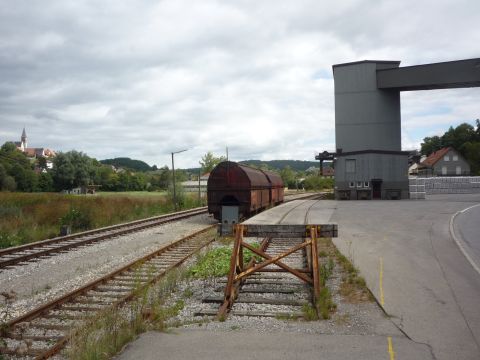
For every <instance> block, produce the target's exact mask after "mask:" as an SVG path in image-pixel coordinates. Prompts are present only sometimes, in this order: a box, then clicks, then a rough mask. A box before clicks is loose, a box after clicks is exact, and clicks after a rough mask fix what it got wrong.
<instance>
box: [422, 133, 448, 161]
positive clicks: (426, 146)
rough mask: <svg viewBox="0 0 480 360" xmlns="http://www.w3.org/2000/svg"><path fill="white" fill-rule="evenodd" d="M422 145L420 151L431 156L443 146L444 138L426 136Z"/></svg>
mask: <svg viewBox="0 0 480 360" xmlns="http://www.w3.org/2000/svg"><path fill="white" fill-rule="evenodd" d="M420 146H421V150H420V152H421V153H422V154H423V155H426V156H429V155H430V154H433V153H434V152H435V151H437V150H440V149H441V148H442V147H443V145H442V139H441V138H440V137H439V136H432V137H426V138H424V139H423V143H422V144H421V145H420Z"/></svg>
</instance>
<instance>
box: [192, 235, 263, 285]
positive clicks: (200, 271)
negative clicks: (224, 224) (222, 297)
mask: <svg viewBox="0 0 480 360" xmlns="http://www.w3.org/2000/svg"><path fill="white" fill-rule="evenodd" d="M251 245H252V246H253V247H255V248H258V247H260V244H258V243H252V244H251ZM253 256H254V254H253V253H252V252H251V251H250V250H248V249H244V252H243V261H244V264H245V265H246V264H247V263H248V262H249V261H250V260H251V259H252V257H253ZM231 257H232V247H231V246H221V247H218V248H215V249H212V250H210V251H208V252H206V253H205V254H203V255H200V256H199V257H198V259H197V263H196V264H195V265H194V266H193V267H192V268H191V269H190V270H189V275H191V276H192V277H194V278H199V279H207V278H210V277H221V276H226V275H228V271H229V270H230V259H231ZM255 257H256V258H257V256H256V255H255ZM257 260H258V258H257Z"/></svg>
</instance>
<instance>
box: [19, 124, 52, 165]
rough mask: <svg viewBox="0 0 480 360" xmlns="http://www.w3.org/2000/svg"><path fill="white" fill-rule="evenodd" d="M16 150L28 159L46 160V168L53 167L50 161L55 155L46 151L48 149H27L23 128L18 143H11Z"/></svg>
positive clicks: (50, 151)
mask: <svg viewBox="0 0 480 360" xmlns="http://www.w3.org/2000/svg"><path fill="white" fill-rule="evenodd" d="M11 142H12V143H13V144H14V145H15V146H16V147H17V149H18V150H20V151H21V152H23V153H24V154H25V155H26V156H27V157H28V158H31V159H38V158H40V157H44V158H45V159H47V161H46V164H47V168H49V169H51V168H52V167H53V163H52V161H51V159H52V158H54V157H55V156H56V155H57V154H56V153H55V151H53V150H51V149H48V148H43V147H42V148H32V147H28V143H27V133H26V131H25V128H23V131H22V136H21V137H20V141H11Z"/></svg>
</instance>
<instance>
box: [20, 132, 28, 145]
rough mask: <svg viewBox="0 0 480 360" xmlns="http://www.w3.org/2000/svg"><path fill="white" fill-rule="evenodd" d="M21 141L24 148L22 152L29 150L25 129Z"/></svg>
mask: <svg viewBox="0 0 480 360" xmlns="http://www.w3.org/2000/svg"><path fill="white" fill-rule="evenodd" d="M21 140H22V142H21V145H20V146H21V147H22V148H23V149H22V150H25V149H26V148H27V133H26V131H25V127H24V128H23V132H22V138H21Z"/></svg>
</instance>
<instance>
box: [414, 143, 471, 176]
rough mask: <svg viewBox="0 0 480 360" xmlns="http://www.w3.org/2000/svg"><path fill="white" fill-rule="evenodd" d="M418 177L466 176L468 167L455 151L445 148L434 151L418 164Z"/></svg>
mask: <svg viewBox="0 0 480 360" xmlns="http://www.w3.org/2000/svg"><path fill="white" fill-rule="evenodd" d="M418 175H425V176H462V175H463V176H468V175H470V165H469V164H468V162H467V161H466V160H465V158H464V157H463V156H462V155H461V154H460V153H459V152H458V151H457V150H455V149H454V148H452V147H445V148H442V149H440V150H437V151H435V152H434V153H432V154H431V155H430V156H428V157H427V158H426V159H425V160H424V161H423V162H421V163H420V165H419V166H418Z"/></svg>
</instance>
